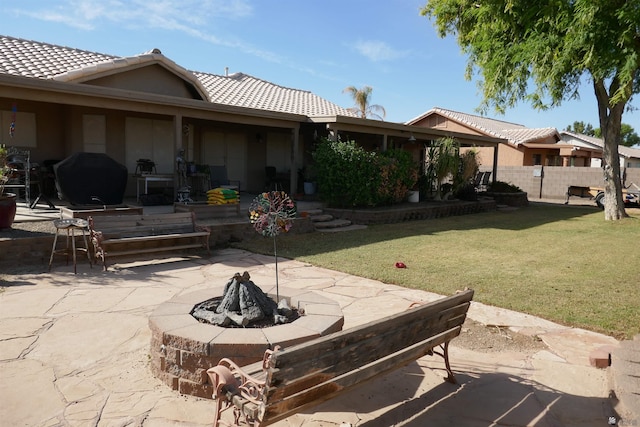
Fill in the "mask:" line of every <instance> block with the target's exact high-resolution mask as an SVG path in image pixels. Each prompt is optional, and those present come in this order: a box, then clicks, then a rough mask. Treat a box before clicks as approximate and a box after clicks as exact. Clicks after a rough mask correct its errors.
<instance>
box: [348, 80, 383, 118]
mask: <svg viewBox="0 0 640 427" xmlns="http://www.w3.org/2000/svg"><path fill="white" fill-rule="evenodd" d="M342 92H343V93H345V92H346V93H348V94H349V95H351V98H353V101H354V102H355V104H356V105H355V107H352V108H350V109H349V110H351V111H354V112H355V113H357V114H358V116H360V117H361V118H363V119H368V118H374V119H378V120H384V118H385V117H386V115H387V112H386V111H385V109H384V107H383V106H382V105H378V104H371V97H372V95H371V94H372V93H373V88H372V87H371V86H363V87H362V89H358V88H357V87H355V86H349V87H346V88H344V90H343V91H342ZM378 113H380V114H378Z"/></svg>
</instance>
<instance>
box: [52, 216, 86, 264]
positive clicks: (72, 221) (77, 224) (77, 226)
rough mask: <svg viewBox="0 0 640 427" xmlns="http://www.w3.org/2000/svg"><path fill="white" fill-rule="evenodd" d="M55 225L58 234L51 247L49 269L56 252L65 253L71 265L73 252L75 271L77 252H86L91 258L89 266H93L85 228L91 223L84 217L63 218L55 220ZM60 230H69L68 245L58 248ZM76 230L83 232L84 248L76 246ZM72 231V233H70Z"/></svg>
mask: <svg viewBox="0 0 640 427" xmlns="http://www.w3.org/2000/svg"><path fill="white" fill-rule="evenodd" d="M53 225H54V226H55V227H56V236H55V238H54V239H53V247H52V248H51V256H50V257H49V271H51V263H52V262H53V256H54V255H56V254H65V255H66V256H67V265H69V253H71V254H73V272H74V274H76V273H77V268H76V252H77V251H80V252H86V254H87V259H88V260H89V266H90V267H91V268H93V265H92V263H91V255H90V254H89V246H88V244H87V235H86V234H85V230H88V229H89V223H88V222H87V221H86V220H84V219H82V218H61V219H55V220H53ZM60 230H65V231H66V232H67V246H66V247H65V248H64V249H57V248H56V245H57V244H58V235H59V234H60ZM75 230H80V231H81V232H82V239H83V240H84V248H76V236H75ZM69 232H71V233H69ZM69 238H71V248H69Z"/></svg>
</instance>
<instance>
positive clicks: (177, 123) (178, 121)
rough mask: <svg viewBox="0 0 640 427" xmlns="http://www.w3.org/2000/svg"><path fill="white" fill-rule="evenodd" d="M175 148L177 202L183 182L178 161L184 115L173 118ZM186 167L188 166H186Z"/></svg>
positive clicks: (174, 184)
mask: <svg viewBox="0 0 640 427" xmlns="http://www.w3.org/2000/svg"><path fill="white" fill-rule="evenodd" d="M173 146H174V156H173V159H174V162H173V171H174V172H173V200H177V198H178V190H179V187H180V186H181V185H183V184H184V183H183V182H182V178H181V177H180V171H179V170H178V165H177V163H176V160H177V158H178V155H179V153H180V150H181V149H182V148H183V147H182V114H176V115H175V116H173ZM183 160H184V161H185V162H186V161H187V159H186V156H185V158H184V159H183ZM184 166H185V167H186V165H184Z"/></svg>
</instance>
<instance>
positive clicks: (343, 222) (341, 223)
mask: <svg viewBox="0 0 640 427" xmlns="http://www.w3.org/2000/svg"><path fill="white" fill-rule="evenodd" d="M313 225H314V226H315V227H316V230H326V229H328V228H338V227H346V226H349V225H351V221H349V220H348V219H332V220H331V221H322V222H314V223H313Z"/></svg>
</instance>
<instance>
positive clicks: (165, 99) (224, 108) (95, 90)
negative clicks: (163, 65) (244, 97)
mask: <svg viewBox="0 0 640 427" xmlns="http://www.w3.org/2000/svg"><path fill="white" fill-rule="evenodd" d="M7 88H11V89H24V90H34V91H43V92H47V93H50V94H54V95H55V94H59V95H70V96H81V97H96V98H102V99H107V100H112V101H122V102H135V103H142V104H155V105H157V106H161V107H165V108H167V109H171V108H175V107H178V108H189V109H193V110H202V111H215V112H221V113H227V114H235V115H241V116H248V117H256V118H265V119H277V120H282V121H287V122H297V123H301V122H304V121H306V120H307V117H306V116H304V115H300V114H292V113H281V112H275V111H267V110H258V109H253V108H247V107H237V106H232V105H225V104H217V103H212V102H209V101H202V100H197V99H186V98H178V97H172V96H167V95H157V94H151V93H146V92H136V91H129V90H123V89H113V88H105V87H101V86H92V85H87V84H76V83H66V82H60V81H54V80H43V79H34V78H30V77H22V76H13V75H7V74H0V96H2V95H3V93H6V92H7V91H8V90H7ZM33 100H36V101H37V100H41V99H40V97H34V99H33ZM78 105H82V104H81V103H79V104H78Z"/></svg>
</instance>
